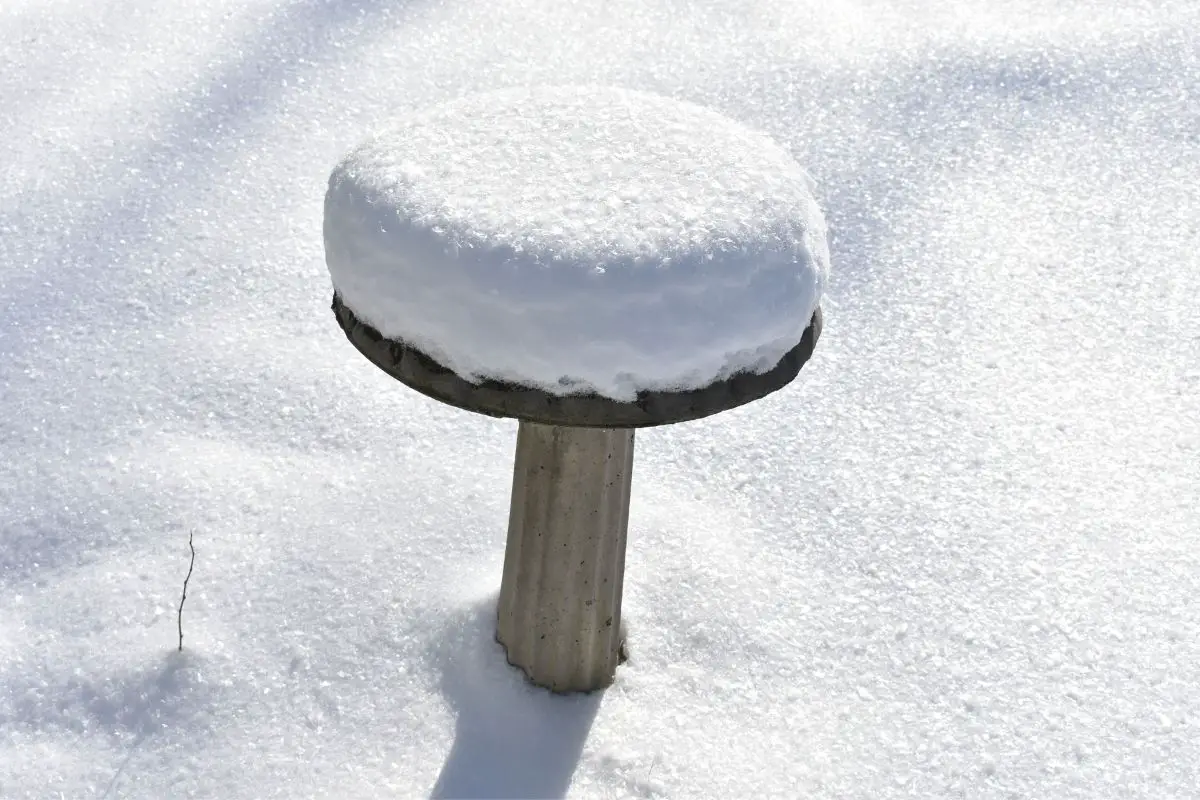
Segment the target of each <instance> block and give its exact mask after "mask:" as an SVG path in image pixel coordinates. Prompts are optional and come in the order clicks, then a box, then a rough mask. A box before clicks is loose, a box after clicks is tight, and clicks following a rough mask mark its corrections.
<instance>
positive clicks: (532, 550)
mask: <svg viewBox="0 0 1200 800" xmlns="http://www.w3.org/2000/svg"><path fill="white" fill-rule="evenodd" d="M324 226H325V227H324V231H325V253H326V261H327V264H328V266H329V271H330V274H331V276H332V279H333V286H334V299H333V309H334V312H335V314H336V315H337V319H338V322H339V324H340V325H341V326H342V329H343V330H344V331H345V333H346V336H347V337H348V338H349V339H350V341H351V342H352V343H353V344H354V346H355V347H357V348H358V350H359V351H360V352H361V353H362V354H363V355H365V356H366V357H367V358H368V359H370V360H371V361H372V362H373V363H374V364H376V365H377V366H378V367H380V368H381V369H383V370H384V371H385V372H387V373H388V374H389V375H392V376H393V377H395V378H397V379H398V380H400V381H401V382H403V383H405V384H407V385H408V386H410V387H412V388H414V389H416V390H418V391H420V392H423V393H424V394H426V395H428V396H430V397H433V398H435V399H438V400H441V401H443V402H446V403H449V404H451V405H454V406H457V407H459V408H463V409H467V410H469V411H475V412H479V413H483V414H489V415H492V416H500V417H512V418H516V419H518V420H520V427H519V430H518V434H517V453H516V466H515V469H514V475H513V492H512V505H511V510H510V514H509V529H508V543H507V549H506V552H505V559H504V574H503V578H502V580H501V590H500V602H499V610H498V622H497V638H498V640H499V641H500V642H501V644H503V645H504V647H505V649H506V650H507V653H508V659H509V661H510V662H512V663H513V664H514V665H517V666H519V667H521V668H522V669H523V670H524V671H525V672H526V673H527V674H528V675H529V677H530V679H531V680H533V682H534V683H537V684H539V685H541V686H545V687H547V688H549V689H552V690H554V691H560V692H568V691H588V690H592V689H597V688H601V687H604V686H607V685H608V684H609V683H611V682H612V679H613V676H614V673H615V670H616V667H617V663H618V661H619V658H620V651H621V644H622V642H621V635H622V634H621V630H622V629H621V593H622V587H623V581H624V569H625V543H626V532H627V525H628V517H629V497H630V486H631V479H632V468H633V431H634V429H635V428H639V427H646V426H652V425H666V424H671V423H677V422H684V421H687V420H694V419H698V418H700V417H705V416H708V415H710V414H715V413H717V412H720V411H724V410H726V409H730V408H734V407H736V406H739V405H742V404H745V403H748V402H751V401H753V400H756V399H759V398H761V397H763V396H764V395H767V394H769V393H771V392H773V391H775V390H777V389H779V388H781V387H783V386H784V385H786V384H787V383H788V382H790V381H791V380H792V379H793V378H794V377H795V376H796V374H797V373H798V372H799V370H800V368H801V366H802V365H803V364H804V362H805V361H806V360H807V359H808V358H809V356H810V355H811V354H812V351H813V347H814V346H815V345H816V341H817V338H818V337H819V336H820V332H821V311H820V308H819V302H820V298H821V295H822V291H823V289H824V285H825V282H826V279H827V275H828V269H829V252H828V247H827V244H826V238H825V224H824V220H823V218H822V216H821V212H820V210H819V208H818V207H817V204H816V201H815V200H814V199H813V196H812V192H811V189H810V185H809V181H808V178H807V176H806V175H805V173H804V171H803V170H802V169H801V168H800V166H799V165H798V164H797V163H796V162H795V161H794V160H793V159H792V157H791V156H790V155H789V154H788V153H787V152H786V151H784V150H783V149H782V148H780V147H778V146H777V145H775V144H774V143H773V142H771V140H769V139H768V138H767V137H765V136H764V135H762V134H759V133H756V132H754V131H752V130H750V129H748V128H745V127H743V126H741V125H739V124H738V123H736V122H733V121H732V120H729V119H727V118H726V117H724V116H721V115H720V114H717V113H715V112H713V111H709V110H706V109H704V108H701V107H699V106H695V105H691V104H688V103H681V102H677V101H674V100H668V99H666V98H662V97H657V96H654V95H648V94H643V93H640V92H632V91H627V90H618V89H610V88H599V87H552V88H542V89H534V90H505V91H500V92H494V93H488V94H482V95H474V96H470V97H466V98H463V99H461V100H457V101H454V102H450V103H447V104H444V105H440V106H437V107H434V108H432V109H429V110H427V111H424V112H422V113H418V114H414V115H413V116H411V117H409V118H408V119H407V120H405V121H404V122H403V123H402V124H401V125H399V126H398V127H397V128H395V129H392V130H390V131H388V132H386V133H383V134H381V135H379V136H377V137H375V138H373V139H371V140H369V141H367V142H366V143H364V144H362V145H361V146H359V147H358V148H356V149H355V150H354V151H352V152H351V153H350V154H349V155H348V156H347V157H346V158H345V159H343V161H342V162H341V163H340V164H339V165H338V166H337V168H336V169H335V170H334V171H333V174H332V176H331V177H330V180H329V190H328V193H327V194H326V198H325V223H324Z"/></svg>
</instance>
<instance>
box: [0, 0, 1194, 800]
mask: <svg viewBox="0 0 1200 800" xmlns="http://www.w3.org/2000/svg"><path fill="white" fill-rule="evenodd" d="M1198 30H1200V4H1198V3H1196V2H1194V0H1178V1H1176V2H1172V1H1170V0H1141V2H1136V1H1135V0H1091V2H1084V1H1082V0H1056V1H1055V2H1045V1H1044V0H1041V1H1039V2H1033V1H1032V0H957V2H944V1H943V0H877V1H875V2H868V1H867V0H858V2H850V1H849V0H819V2H816V1H814V2H809V1H808V0H794V1H793V2H780V1H779V0H713V2H683V0H638V2H631V1H630V0H603V2H602V1H601V0H590V1H588V2H585V1H584V0H442V1H441V2H436V1H435V0H428V1H425V0H409V1H408V2H405V1H404V0H393V1H392V2H388V1H386V0H292V1H291V2H287V1H286V0H175V2H171V3H162V2H150V0H120V1H118V0H62V1H61V2H55V1H54V0H45V1H44V0H4V2H3V3H2V4H0V392H2V394H0V797H3V798H5V800H7V799H8V798H23V797H33V798H54V797H60V796H61V797H68V798H75V797H92V796H104V795H107V796H110V797H141V798H170V797H188V796H194V797H213V798H260V797H289V798H291V797H408V796H417V797H420V796H429V795H430V794H433V795H435V796H439V797H455V796H464V795H472V794H475V795H480V794H482V795H493V796H495V795H508V796H538V795H562V794H564V793H565V794H567V795H570V796H573V797H614V796H665V797H677V798H698V797H712V798H726V797H758V796H775V797H789V798H792V797H804V798H899V797H939V798H940V797H968V798H1081V799H1082V798H1087V799H1088V800H1096V799H1097V798H1100V799H1105V798H1113V799H1115V798H1122V800H1124V798H1147V799H1153V800H1166V799H1167V798H1192V797H1195V795H1196V792H1197V787H1198V786H1200V600H1198V599H1197V598H1198V597H1200V300H1198V299H1197V298H1200V178H1198V174H1200V173H1198V169H1200V168H1198V167H1197V164H1200V37H1198V36H1197V34H1196V31H1198ZM544 81H554V82H576V83H608V84H615V85H620V86H628V87H632V88H636V89H644V90H649V91H654V92H657V93H660V94H666V95H670V96H674V97H678V98H681V99H685V100H690V101H694V102H698V103H701V104H704V105H707V106H709V107H712V108H714V109H716V110H718V111H720V112H722V113H725V114H727V115H729V116H731V117H733V118H734V119H736V120H739V121H741V122H743V123H745V124H748V125H750V126H751V127H754V128H757V129H760V130H763V131H765V132H766V133H768V134H770V135H771V136H772V137H774V138H775V139H776V140H777V141H779V142H781V143H783V144H784V145H786V146H787V147H788V148H789V149H790V150H791V151H792V152H793V154H794V155H795V156H796V158H797V160H798V161H799V162H800V163H802V164H803V165H804V166H805V167H806V168H807V169H808V170H809V171H810V172H811V173H812V175H813V176H814V178H815V179H816V180H817V182H818V195H817V196H818V200H819V201H820V203H821V205H822V206H823V208H824V209H825V211H826V216H827V218H828V221H829V223H830V228H831V236H832V238H831V247H832V252H833V273H832V279H831V283H830V285H829V290H828V294H827V296H826V299H825V301H824V307H825V310H826V327H825V332H824V335H823V337H822V340H821V342H820V344H819V345H818V347H817V352H816V355H815V357H814V359H813V360H812V362H810V363H809V365H808V366H806V367H805V369H804V371H803V373H802V374H801V376H800V378H799V380H798V381H797V382H796V383H795V384H794V385H793V386H792V387H790V388H789V389H787V390H785V391H783V392H780V393H779V394H777V395H774V396H772V397H771V398H769V399H767V400H764V401H762V402H760V403H756V404H753V405H751V406H748V407H745V408H742V409H738V410H735V411H732V412H729V413H727V414H724V415H720V416H717V417H714V418H711V419H709V420H705V421H701V422H697V423H693V424H688V425H681V426H678V427H674V428H667V429H661V430H653V431H648V432H646V433H644V434H642V435H639V439H638V447H639V451H638V462H637V467H636V469H635V480H634V484H635V485H634V508H633V512H632V518H631V535H630V541H631V546H630V547H631V549H630V553H629V561H628V573H627V581H626V585H627V590H626V613H627V617H628V622H629V624H630V627H631V631H632V642H631V651H632V660H631V661H630V662H629V663H628V664H626V665H624V666H623V667H622V668H621V669H620V671H619V677H618V680H617V683H616V684H615V685H614V686H613V688H612V689H610V690H609V691H607V692H606V693H604V694H603V696H600V697H588V698H573V699H565V700H564V699H559V698H551V697H548V696H546V695H543V694H541V693H539V692H536V691H534V690H532V689H529V688H527V687H526V686H525V685H524V684H523V682H522V681H521V680H520V679H519V678H518V677H517V676H516V675H514V674H513V672H512V671H511V670H509V669H508V668H507V667H503V666H501V664H502V656H501V655H500V653H499V651H498V647H497V646H496V645H494V644H493V643H492V640H491V635H490V629H491V620H490V614H491V609H490V608H489V605H488V604H489V602H490V601H491V599H492V597H493V593H494V592H495V591H496V589H497V587H498V581H499V571H500V564H501V558H502V548H503V543H504V533H505V526H504V521H505V514H506V510H507V504H508V491H509V480H510V469H511V457H512V447H513V442H514V433H515V425H514V424H513V423H511V422H506V421H496V420H489V419H484V418H481V417H476V416H472V415H468V414H465V413H461V412H457V411H455V410H453V409H450V408H446V407H443V406H440V405H438V404H436V403H434V402H432V401H428V400H425V399H423V398H421V397H419V396H417V395H416V394H414V393H413V392H410V391H407V390H405V389H404V388H403V387H401V386H400V385H398V384H396V383H395V382H394V381H392V380H391V379H389V378H387V377H386V376H385V375H383V373H381V372H380V371H379V370H378V369H376V368H375V367H373V366H372V365H371V364H369V363H368V362H367V361H366V360H365V359H364V358H362V357H361V356H359V355H358V354H357V353H356V352H354V350H353V348H352V347H351V346H350V345H349V344H348V343H347V342H346V340H345V338H344V337H343V335H342V334H341V332H340V331H339V330H338V328H337V325H336V323H335V321H334V319H333V317H332V315H331V313H330V312H329V308H328V306H329V300H330V285H329V276H328V273H327V271H326V268H325V264H324V262H323V253H322V241H321V213H322V199H323V195H324V190H325V183H326V179H327V177H328V175H329V170H330V169H331V168H332V167H333V165H334V164H335V163H336V162H337V160H338V158H340V157H341V156H342V155H343V154H344V153H345V152H346V151H347V150H348V149H349V148H350V147H352V146H353V145H354V144H356V143H357V142H359V141H361V140H362V139H363V138H364V137H365V136H366V135H367V134H369V133H370V132H371V131H373V130H375V129H377V128H379V127H381V126H384V125H386V124H388V123H389V122H391V121H393V120H394V119H395V118H396V117H397V116H398V115H403V114H404V113H406V112H408V111H410V110H412V109H414V108H417V107H419V106H423V105H426V104H428V103H431V102H435V101H440V100H443V99H448V98H451V97H456V96H459V95H461V94H463V93H465V92H468V91H477V90H487V89H494V88H499V87H503V86H513V85H521V84H527V83H536V82H544ZM189 532H194V534H195V540H196V548H197V553H198V555H197V560H196V569H195V574H194V575H193V577H192V581H191V589H190V592H189V598H188V601H187V606H186V608H185V616H184V625H185V631H184V633H185V636H186V648H185V650H184V652H183V653H182V654H176V653H175V652H174V649H175V644H176V642H175V639H176V630H175V611H174V607H175V604H176V602H177V601H178V597H179V589H180V585H181V582H182V578H183V575H184V574H185V573H186V570H187V557H188V548H187V536H188V533H189Z"/></svg>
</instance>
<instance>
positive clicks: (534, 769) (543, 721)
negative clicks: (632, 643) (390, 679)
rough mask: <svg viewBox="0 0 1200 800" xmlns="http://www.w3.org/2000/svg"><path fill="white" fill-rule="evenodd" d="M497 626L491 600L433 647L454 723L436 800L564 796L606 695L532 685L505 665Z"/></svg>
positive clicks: (467, 614) (465, 616)
mask: <svg viewBox="0 0 1200 800" xmlns="http://www.w3.org/2000/svg"><path fill="white" fill-rule="evenodd" d="M495 626H496V598H495V597H492V598H489V599H488V600H487V601H486V602H483V603H479V604H477V605H475V606H474V607H472V608H470V609H468V610H467V612H465V613H464V614H463V615H462V616H461V617H460V618H459V619H458V620H457V624H455V625H454V626H453V628H452V629H451V630H450V632H449V633H448V635H447V636H446V637H445V639H444V640H443V642H442V643H441V645H440V646H439V647H438V649H437V653H436V656H435V657H436V658H437V663H438V664H439V666H440V667H441V669H442V682H441V688H442V692H443V694H444V695H445V696H446V699H447V700H448V701H449V703H450V705H451V706H452V707H453V708H454V709H455V711H456V712H457V714H458V719H457V722H456V724H455V736H454V745H453V746H452V747H451V749H450V754H449V755H448V756H447V758H446V763H445V764H444V765H443V767H442V771H441V774H440V775H439V776H438V779H437V783H436V784H435V785H434V787H433V790H432V792H431V794H430V796H431V797H432V798H434V799H435V800H450V799H451V798H453V799H454V800H461V799H462V798H526V800H529V799H530V798H556V797H563V796H564V795H565V794H566V792H567V789H568V787H569V786H570V784H571V777H572V775H574V774H575V768H576V766H577V765H578V764H579V759H580V756H581V755H582V754H583V748H584V745H585V744H586V742H587V738H588V734H589V732H590V731H591V728H592V722H593V721H594V720H595V718H596V713H597V712H598V711H599V709H600V703H601V700H602V698H603V692H595V693H592V694H588V695H569V696H562V695H554V694H551V693H550V692H548V691H546V690H543V689H538V688H537V687H535V686H533V685H531V684H530V683H529V682H528V681H527V680H526V679H525V676H524V675H523V674H522V673H521V671H520V670H519V669H516V668H515V667H512V666H509V664H508V662H507V660H506V659H505V656H504V649H503V648H502V647H501V646H500V645H499V644H498V643H497V642H496V641H495Z"/></svg>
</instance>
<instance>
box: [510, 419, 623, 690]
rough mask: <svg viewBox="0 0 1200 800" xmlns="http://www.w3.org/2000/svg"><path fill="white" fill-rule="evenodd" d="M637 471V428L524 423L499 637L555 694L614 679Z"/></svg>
mask: <svg viewBox="0 0 1200 800" xmlns="http://www.w3.org/2000/svg"><path fill="white" fill-rule="evenodd" d="M632 477H633V430H632V429H612V428H573V427H563V426H557V425H543V424H540V423H535V422H525V421H522V422H521V424H520V429H519V431H518V433H517V455H516V464H515V467H514V470H513V491H512V506H511V509H510V511H509V521H508V544H507V547H506V549H505V552H504V576H503V578H502V580H501V584H500V604H499V612H498V620H497V629H496V638H497V640H498V641H499V642H500V643H501V644H502V645H504V647H505V649H506V650H507V651H508V660H509V662H510V663H511V664H513V665H514V666H518V667H520V668H521V669H523V670H524V671H525V673H526V674H527V675H528V676H529V678H530V680H531V681H533V682H534V683H535V684H537V685H539V686H543V687H545V688H547V689H550V690H551V691H555V692H587V691H592V690H595V689H602V688H604V687H605V686H608V685H609V684H611V683H612V681H613V678H614V676H615V673H616V668H617V664H618V662H619V661H620V658H621V645H622V633H621V631H622V627H621V590H622V588H623V581H624V574H625V542H626V533H627V530H628V525H629V493H630V486H631V483H632Z"/></svg>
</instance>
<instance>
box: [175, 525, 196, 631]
mask: <svg viewBox="0 0 1200 800" xmlns="http://www.w3.org/2000/svg"><path fill="white" fill-rule="evenodd" d="M188 549H190V550H191V551H192V560H191V561H190V562H189V563H188V574H187V577H186V578H184V579H183V596H182V597H180V598H179V616H178V620H179V652H181V653H182V652H183V604H184V603H185V602H187V587H188V581H190V580H191V579H192V568H193V567H195V566H196V546H195V545H194V544H192V532H191V531H189V532H188Z"/></svg>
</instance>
